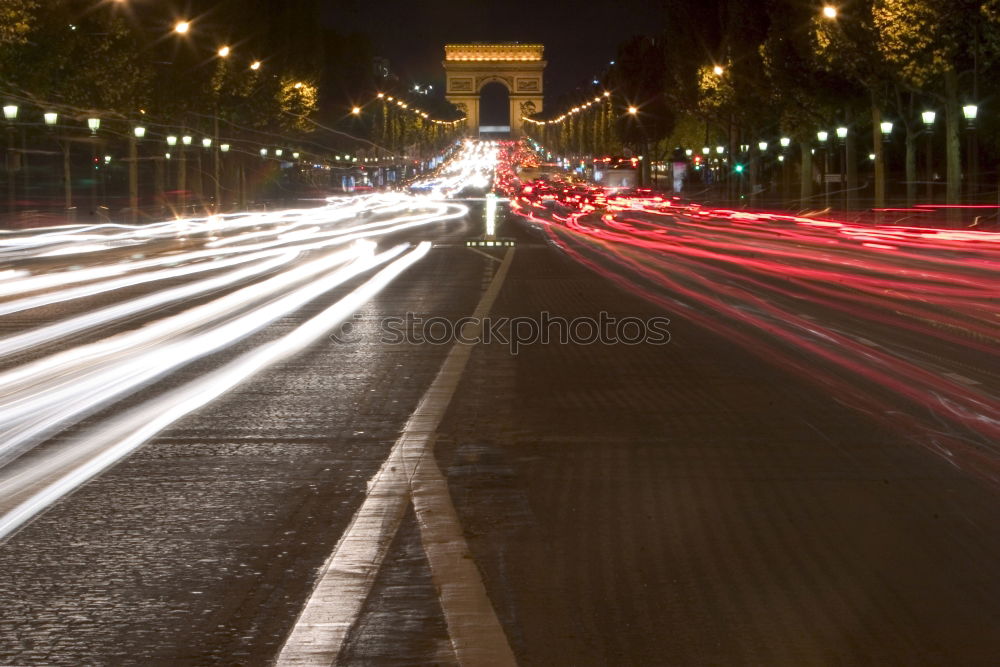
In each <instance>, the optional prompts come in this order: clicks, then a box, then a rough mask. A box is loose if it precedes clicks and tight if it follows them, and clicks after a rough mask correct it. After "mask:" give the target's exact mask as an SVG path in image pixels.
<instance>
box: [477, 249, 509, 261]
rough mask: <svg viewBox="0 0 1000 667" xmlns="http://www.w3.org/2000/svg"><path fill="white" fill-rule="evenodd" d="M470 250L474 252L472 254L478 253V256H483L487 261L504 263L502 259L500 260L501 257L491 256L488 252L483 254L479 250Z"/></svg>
mask: <svg viewBox="0 0 1000 667" xmlns="http://www.w3.org/2000/svg"><path fill="white" fill-rule="evenodd" d="M469 250H471V251H472V252H474V253H478V254H480V255H482V256H483V257H485V258H486V259H492V260H493V261H494V262H501V261H503V260H501V259H500V258H499V257H494V256H493V255H491V254H490V253H488V252H483V251H482V250H480V249H479V248H469Z"/></svg>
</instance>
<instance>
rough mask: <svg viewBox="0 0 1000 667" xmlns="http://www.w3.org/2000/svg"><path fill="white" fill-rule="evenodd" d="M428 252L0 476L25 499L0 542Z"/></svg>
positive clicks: (330, 323) (419, 251)
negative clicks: (58, 448) (228, 359)
mask: <svg viewBox="0 0 1000 667" xmlns="http://www.w3.org/2000/svg"><path fill="white" fill-rule="evenodd" d="M430 247H431V244H430V243H428V242H423V243H420V244H419V245H418V246H417V247H416V248H415V249H413V250H411V251H410V252H408V253H407V254H406V255H404V256H403V257H400V258H399V259H396V260H395V261H394V262H392V263H391V264H390V265H389V266H387V267H386V268H385V269H383V270H381V271H380V272H378V273H377V274H375V275H374V276H372V277H371V278H370V279H369V280H367V281H366V282H365V283H364V284H363V285H361V286H360V287H358V288H356V289H355V290H354V291H352V292H351V293H350V294H348V295H347V296H345V297H343V298H342V299H340V300H339V301H337V302H336V303H334V304H333V305H332V306H329V307H328V308H326V309H325V310H323V311H322V312H320V313H319V314H318V315H316V316H314V317H312V318H310V319H309V320H307V321H306V322H304V323H303V324H301V325H300V326H298V327H297V328H296V329H295V330H293V331H292V332H291V333H289V334H286V335H285V336H283V337H281V338H279V339H278V340H275V341H273V342H271V343H267V344H265V345H262V346H260V347H258V348H256V349H254V350H252V351H250V352H247V353H245V354H243V355H241V356H239V357H238V358H236V359H235V360H233V361H231V362H230V363H228V364H226V365H224V366H223V367H222V368H219V369H217V370H215V371H213V372H211V373H209V374H208V375H206V376H205V377H203V378H200V379H198V380H194V381H192V382H189V383H187V384H185V385H184V386H182V387H179V388H177V389H174V390H171V391H169V392H167V393H166V394H165V395H164V396H161V397H158V398H157V399H156V400H154V401H150V402H147V403H145V404H143V405H141V406H140V407H138V408H134V409H132V410H129V411H128V412H126V413H125V414H123V415H120V416H118V417H115V418H114V419H112V420H111V421H110V422H109V423H107V424H106V425H105V426H103V427H101V428H99V429H96V430H95V431H94V432H92V433H89V434H87V435H84V436H83V437H81V438H80V439H79V440H77V441H76V442H75V443H74V446H72V447H69V448H66V449H64V450H61V451H59V452H58V453H56V454H54V455H49V456H47V457H44V458H42V459H41V460H36V461H33V462H32V464H31V466H30V467H27V468H26V469H25V470H20V471H18V470H15V471H14V472H13V474H11V475H9V476H4V477H0V499H4V500H7V501H8V502H9V500H10V499H12V498H13V499H17V498H19V496H21V495H23V494H25V492H26V491H27V492H29V493H30V495H27V497H25V498H24V499H23V500H20V501H19V502H17V504H16V505H14V506H12V507H7V506H5V504H2V503H3V500H0V508H2V509H3V510H4V513H3V514H2V515H0V540H4V539H6V538H7V537H8V536H9V535H10V534H11V533H13V532H14V531H16V530H17V529H18V528H20V527H21V526H22V525H24V523H26V522H27V521H30V520H31V519H32V518H33V517H34V516H35V515H36V514H38V513H39V512H41V511H43V510H44V509H46V508H47V507H49V506H50V505H51V504H52V503H54V502H56V501H57V500H59V499H60V498H62V497H63V496H65V495H66V494H68V493H71V492H72V491H74V490H76V489H77V488H78V487H79V486H80V485H82V484H84V483H86V482H87V481H88V480H90V479H91V478H93V477H94V476H95V475H97V474H99V473H101V472H102V471H104V470H105V469H107V468H108V467H110V466H112V465H114V464H115V463H117V462H118V461H120V460H121V459H122V458H123V457H125V456H127V455H129V454H131V453H132V452H133V451H135V450H136V449H137V448H138V447H140V446H142V444H143V443H145V442H146V441H147V440H149V438H152V437H153V436H155V435H156V434H157V433H159V432H160V431H162V430H163V429H165V428H166V427H168V426H169V425H170V424H173V423H174V422H176V421H177V420H178V419H180V418H182V417H184V416H185V415H188V414H190V413H191V412H193V411H195V410H197V409H198V408H201V407H202V406H204V405H206V404H207V403H209V402H210V401H213V400H215V399H216V398H218V397H219V396H221V395H222V394H224V393H226V392H227V391H229V390H231V389H232V388H234V387H236V386H237V385H239V384H240V383H241V382H243V381H245V380H246V379H248V378H250V377H252V376H253V375H255V374H256V373H259V372H260V371H262V370H264V369H266V368H268V367H269V366H273V365H274V364H276V363H278V362H279V361H282V360H284V359H287V358H289V357H291V356H292V355H294V354H296V353H298V352H300V351H302V350H303V349H305V348H306V347H307V346H309V345H310V344H312V343H314V342H316V341H317V340H319V339H320V338H321V337H322V336H324V335H325V334H327V333H328V332H329V331H330V330H331V329H332V328H333V327H335V326H337V325H338V324H339V323H340V322H342V321H344V319H346V318H347V317H350V315H351V313H353V312H354V311H355V310H357V309H358V308H360V307H361V306H363V305H364V304H365V303H366V302H367V301H368V300H369V299H371V298H372V297H374V296H375V295H376V294H377V293H378V292H379V291H381V290H382V289H383V288H384V287H385V286H386V285H388V284H389V283H390V282H392V280H393V279H395V278H396V277H398V276H399V275H400V274H401V273H402V272H403V271H405V270H406V269H407V268H409V267H410V266H412V265H413V264H414V263H415V262H417V261H418V260H419V259H420V258H421V257H423V256H424V255H426V254H427V252H428V251H429V250H430Z"/></svg>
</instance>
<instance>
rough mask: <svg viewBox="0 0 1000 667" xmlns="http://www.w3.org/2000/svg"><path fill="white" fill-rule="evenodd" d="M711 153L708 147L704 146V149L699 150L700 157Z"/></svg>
mask: <svg viewBox="0 0 1000 667" xmlns="http://www.w3.org/2000/svg"><path fill="white" fill-rule="evenodd" d="M711 152H712V149H711V148H709V147H708V146H705V147H704V148H702V149H701V154H702V155H708V154H709V153H711Z"/></svg>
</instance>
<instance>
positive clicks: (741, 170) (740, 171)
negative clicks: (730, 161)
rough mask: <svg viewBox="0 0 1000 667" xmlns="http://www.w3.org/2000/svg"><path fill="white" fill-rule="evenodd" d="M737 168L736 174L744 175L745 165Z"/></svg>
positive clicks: (739, 165)
mask: <svg viewBox="0 0 1000 667" xmlns="http://www.w3.org/2000/svg"><path fill="white" fill-rule="evenodd" d="M735 168H736V173H737V174H742V173H743V165H742V164H738V165H736V167H735Z"/></svg>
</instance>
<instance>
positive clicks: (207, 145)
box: [201, 137, 212, 148]
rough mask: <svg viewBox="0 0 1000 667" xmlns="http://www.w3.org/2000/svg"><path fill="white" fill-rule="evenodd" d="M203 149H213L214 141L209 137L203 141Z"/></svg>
mask: <svg viewBox="0 0 1000 667" xmlns="http://www.w3.org/2000/svg"><path fill="white" fill-rule="evenodd" d="M201 147H202V148H211V147H212V140H211V139H209V138H208V137H205V138H204V139H202V140H201Z"/></svg>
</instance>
